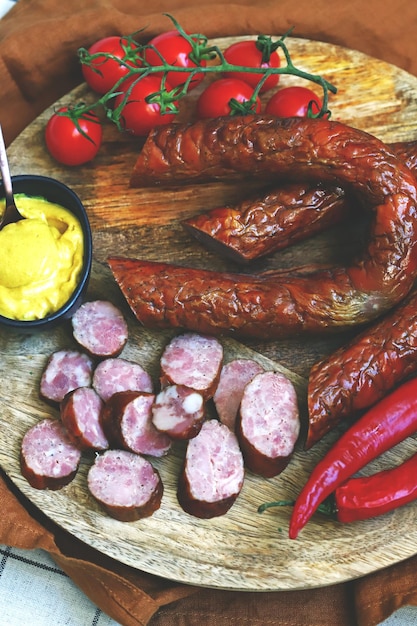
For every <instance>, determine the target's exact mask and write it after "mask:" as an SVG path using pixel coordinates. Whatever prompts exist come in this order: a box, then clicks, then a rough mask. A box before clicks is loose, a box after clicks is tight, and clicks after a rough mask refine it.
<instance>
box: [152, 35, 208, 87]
mask: <svg viewBox="0 0 417 626" xmlns="http://www.w3.org/2000/svg"><path fill="white" fill-rule="evenodd" d="M148 45H149V46H153V48H155V50H154V49H152V48H147V49H146V50H145V60H146V61H147V62H148V63H149V64H150V65H153V66H157V65H162V64H163V61H162V59H164V60H165V62H166V63H168V64H169V65H175V66H177V67H182V68H187V69H194V68H196V67H199V66H200V65H201V66H202V67H205V65H206V61H205V60H204V59H201V60H200V61H199V62H198V63H196V62H195V61H193V60H192V59H191V58H190V53H191V52H193V47H192V45H191V44H190V42H189V41H187V39H185V38H184V37H183V35H181V33H180V32H178V31H177V30H169V31H167V32H166V33H161V34H160V35H157V36H156V37H154V38H153V39H151V41H150V42H149V44H148ZM157 51H158V52H159V54H158V52H157ZM160 55H161V56H160ZM161 57H162V59H161ZM188 76H189V72H172V71H171V72H168V73H167V80H168V82H169V84H170V85H172V87H176V86H177V85H182V84H183V83H185V81H186V80H187V78H188ZM203 78H204V74H196V75H195V76H194V78H193V80H192V82H191V83H190V86H189V90H191V89H194V87H197V85H199V84H200V83H201V81H202V80H203Z"/></svg>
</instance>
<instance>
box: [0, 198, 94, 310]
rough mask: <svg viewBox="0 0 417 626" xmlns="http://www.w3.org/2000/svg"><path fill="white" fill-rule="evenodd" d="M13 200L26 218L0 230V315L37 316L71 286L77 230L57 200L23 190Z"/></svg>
mask: <svg viewBox="0 0 417 626" xmlns="http://www.w3.org/2000/svg"><path fill="white" fill-rule="evenodd" d="M15 200H16V205H17V207H18V209H19V211H20V213H21V215H23V217H25V218H26V219H24V220H21V221H19V222H16V223H14V224H8V225H7V226H5V227H4V228H3V229H2V230H1V231H0V315H3V316H5V317H9V318H12V319H17V320H35V319H42V318H44V317H46V316H47V315H49V314H50V313H53V312H55V311H57V310H58V309H59V308H60V307H61V306H63V305H64V304H65V302H66V301H67V300H68V299H69V297H70V296H71V294H72V292H73V291H74V289H75V287H76V286H77V283H78V279H79V275H80V271H81V269H82V264H83V254H84V238H83V232H82V228H81V224H80V222H79V221H78V219H77V218H76V217H75V215H73V214H72V213H71V212H70V211H68V210H67V209H65V208H64V207H62V206H60V205H58V204H54V203H52V202H49V201H48V200H46V199H45V198H40V197H29V196H26V195H24V194H16V195H15ZM1 210H3V211H4V200H3V204H2V207H0V212H1Z"/></svg>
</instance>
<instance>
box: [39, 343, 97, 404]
mask: <svg viewBox="0 0 417 626" xmlns="http://www.w3.org/2000/svg"><path fill="white" fill-rule="evenodd" d="M93 368H94V365H93V361H92V359H91V358H90V357H89V356H88V355H87V354H84V353H83V352H78V351H77V350H58V351H57V352H54V353H53V354H52V355H51V356H50V357H49V359H48V362H47V364H46V366H45V368H44V370H43V372H42V376H41V381H40V391H39V393H40V396H41V398H43V399H44V400H46V401H47V402H51V403H54V404H59V403H60V402H62V400H63V399H64V396H65V395H66V394H67V393H69V392H70V391H72V390H73V389H77V387H88V386H90V385H91V382H92V374H93Z"/></svg>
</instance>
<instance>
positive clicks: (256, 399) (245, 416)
mask: <svg viewBox="0 0 417 626" xmlns="http://www.w3.org/2000/svg"><path fill="white" fill-rule="evenodd" d="M236 432H237V436H238V440H239V443H240V447H241V449H242V452H243V457H244V459H245V465H246V467H247V468H248V469H250V470H251V471H252V472H254V473H255V474H260V475H261V476H265V477H272V476H276V475H278V474H279V473H281V472H282V471H283V470H284V469H285V467H286V466H287V465H288V463H289V460H290V458H291V455H292V453H293V451H294V447H295V444H296V441H297V439H298V435H299V432H300V419H299V411H298V401H297V395H296V391H295V388H294V385H293V384H292V382H291V381H290V380H289V379H288V378H287V377H286V376H284V375H283V374H280V373H278V372H263V373H261V374H257V375H256V376H255V377H254V378H253V379H252V380H251V381H250V382H249V383H248V384H247V385H246V387H245V390H244V392H243V396H242V401H241V403H240V410H239V415H238V419H237V427H236Z"/></svg>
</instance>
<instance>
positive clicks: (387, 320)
mask: <svg viewBox="0 0 417 626" xmlns="http://www.w3.org/2000/svg"><path fill="white" fill-rule="evenodd" d="M416 337H417V291H413V292H412V293H411V294H410V295H409V296H408V297H407V298H406V299H405V300H404V301H403V302H402V303H401V304H400V305H398V306H397V307H396V308H395V309H394V310H393V311H392V312H390V313H389V314H387V315H386V316H385V317H383V318H382V319H381V320H380V321H379V322H378V323H377V324H374V325H373V326H372V327H370V328H368V329H366V330H364V331H362V333H360V334H359V335H358V336H356V337H355V338H354V339H352V341H351V342H350V343H349V344H348V345H346V346H342V347H341V348H339V349H338V350H336V352H334V353H332V354H330V355H329V356H327V357H325V358H324V359H322V360H321V361H319V362H317V363H315V364H314V365H313V367H312V368H311V371H310V376H309V383H308V419H309V427H308V435H307V441H306V444H305V447H306V448H311V447H312V446H313V445H314V444H315V443H316V442H317V441H319V440H320V439H321V438H322V437H323V436H324V435H326V434H327V433H328V432H329V431H330V430H331V429H332V428H334V427H335V426H336V425H337V424H338V423H339V422H341V421H342V420H343V419H346V418H349V419H354V418H355V417H358V415H359V413H360V412H361V411H364V410H365V409H368V408H369V407H371V406H372V405H373V404H375V403H376V402H377V401H378V400H380V399H381V398H382V397H383V396H385V395H386V394H387V392H388V391H390V390H391V389H393V388H394V387H395V386H397V385H398V384H399V383H400V382H402V381H403V380H404V379H405V378H406V377H407V376H409V375H410V374H413V373H415V372H416V371H417V341H416Z"/></svg>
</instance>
